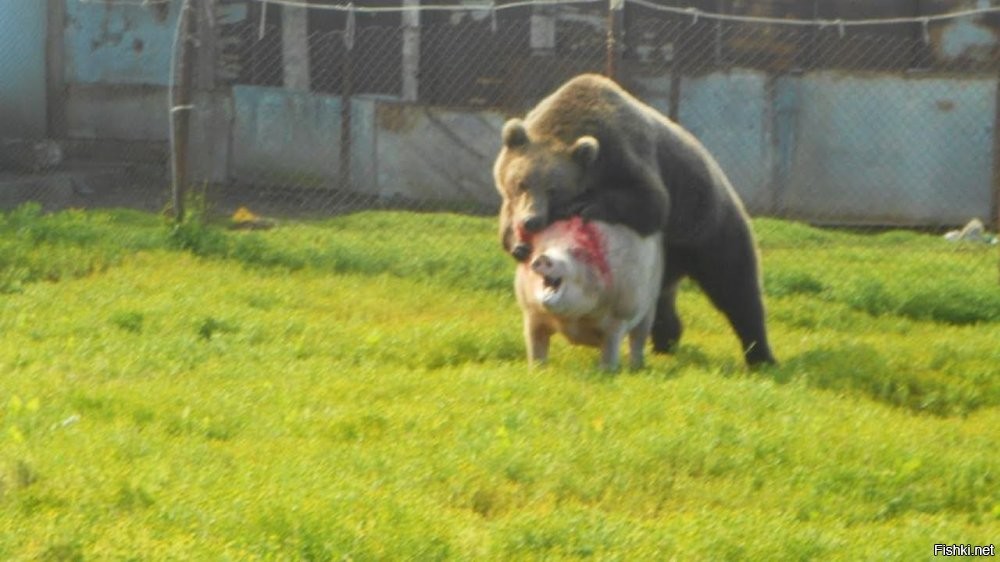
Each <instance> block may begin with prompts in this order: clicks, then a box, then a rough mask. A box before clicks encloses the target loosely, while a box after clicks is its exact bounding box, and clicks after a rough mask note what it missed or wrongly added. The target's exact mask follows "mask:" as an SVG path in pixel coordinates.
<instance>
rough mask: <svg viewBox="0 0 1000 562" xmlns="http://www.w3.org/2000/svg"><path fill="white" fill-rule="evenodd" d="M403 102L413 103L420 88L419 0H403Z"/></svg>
mask: <svg viewBox="0 0 1000 562" xmlns="http://www.w3.org/2000/svg"><path fill="white" fill-rule="evenodd" d="M403 7H404V8H406V10H405V11H403V13H402V15H401V17H402V20H403V92H402V94H403V96H402V97H403V101H408V102H415V101H417V99H418V97H419V92H420V90H419V86H420V78H419V77H420V10H419V8H420V0H403Z"/></svg>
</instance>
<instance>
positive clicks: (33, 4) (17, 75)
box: [0, 0, 48, 138]
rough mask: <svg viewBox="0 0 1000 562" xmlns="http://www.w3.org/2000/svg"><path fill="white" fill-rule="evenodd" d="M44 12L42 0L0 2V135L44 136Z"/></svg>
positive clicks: (45, 12) (3, 136)
mask: <svg viewBox="0 0 1000 562" xmlns="http://www.w3.org/2000/svg"><path fill="white" fill-rule="evenodd" d="M47 12H48V8H47V6H46V3H45V2H43V1H42V0H31V1H30V2H24V1H16V2H15V1H7V2H3V3H2V5H0V53H3V55H2V56H0V138H41V137H44V136H45V133H46V95H45V94H46V72H45V71H46V67H45V37H46V29H47V26H46V21H47Z"/></svg>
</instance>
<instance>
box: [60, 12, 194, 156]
mask: <svg viewBox="0 0 1000 562" xmlns="http://www.w3.org/2000/svg"><path fill="white" fill-rule="evenodd" d="M179 10H180V2H170V3H155V4H154V3H151V4H149V5H146V6H142V5H110V4H104V3H101V2H93V3H83V2H79V1H78V0H66V7H65V25H66V29H65V33H64V37H63V42H64V50H65V52H64V55H63V61H64V63H63V66H64V68H63V79H64V81H65V83H66V110H65V111H66V129H67V136H68V137H70V138H74V139H101V140H108V139H113V140H153V141H162V140H166V139H167V137H168V134H169V114H168V113H167V103H168V91H167V85H168V83H169V77H170V57H171V52H172V48H173V36H174V29H175V27H176V24H177V17H178V14H179Z"/></svg>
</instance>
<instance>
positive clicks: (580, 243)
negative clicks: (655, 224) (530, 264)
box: [516, 216, 612, 285]
mask: <svg viewBox="0 0 1000 562" xmlns="http://www.w3.org/2000/svg"><path fill="white" fill-rule="evenodd" d="M549 229H558V231H559V235H560V236H562V235H564V234H565V235H568V236H569V237H570V239H569V240H568V244H569V246H570V251H571V252H572V253H573V255H574V256H575V257H576V258H577V259H580V260H582V261H583V262H585V263H587V264H588V265H590V266H591V267H594V268H596V269H597V271H598V273H600V275H601V279H602V280H603V281H604V283H605V284H607V285H610V284H611V280H612V276H611V266H609V265H608V258H607V254H606V251H607V250H606V247H605V244H604V233H602V232H601V231H600V229H598V228H597V225H596V224H594V223H592V222H585V221H584V220H583V219H582V218H580V217H579V216H575V217H572V218H570V219H567V220H561V221H558V222H555V223H553V224H551V225H549ZM516 232H517V238H518V240H519V241H520V242H523V243H525V244H532V243H533V241H534V238H535V236H537V234H535V233H531V232H528V231H527V230H525V229H524V227H523V226H520V225H518V226H517V230H516ZM522 265H527V264H526V263H525V264H522Z"/></svg>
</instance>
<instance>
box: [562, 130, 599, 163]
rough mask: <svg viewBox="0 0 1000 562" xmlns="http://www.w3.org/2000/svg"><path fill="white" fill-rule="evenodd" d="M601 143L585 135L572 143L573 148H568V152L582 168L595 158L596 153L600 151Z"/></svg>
mask: <svg viewBox="0 0 1000 562" xmlns="http://www.w3.org/2000/svg"><path fill="white" fill-rule="evenodd" d="M600 149H601V145H600V143H599V142H597V139H596V138H594V137H592V136H590V135H585V136H582V137H580V138H578V139H576V142H575V143H573V148H572V149H570V153H571V154H572V155H573V160H574V161H575V162H576V163H577V164H579V165H580V166H582V167H584V168H589V167H590V165H591V164H593V163H594V162H595V161H596V160H597V154H598V153H599V152H600Z"/></svg>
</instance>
